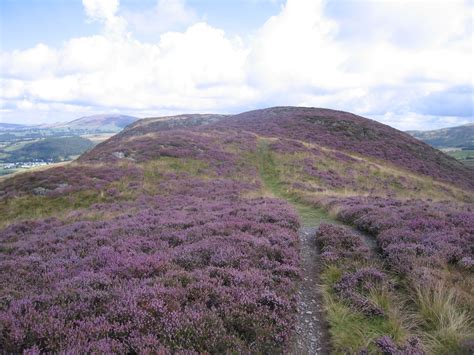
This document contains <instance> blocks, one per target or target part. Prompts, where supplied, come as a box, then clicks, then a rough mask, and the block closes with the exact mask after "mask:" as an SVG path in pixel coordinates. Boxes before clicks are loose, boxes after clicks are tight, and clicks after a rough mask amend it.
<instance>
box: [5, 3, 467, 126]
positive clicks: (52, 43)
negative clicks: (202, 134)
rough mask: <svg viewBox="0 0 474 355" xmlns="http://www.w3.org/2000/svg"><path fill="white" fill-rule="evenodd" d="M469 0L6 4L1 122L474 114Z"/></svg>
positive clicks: (435, 121)
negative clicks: (290, 112) (288, 110)
mask: <svg viewBox="0 0 474 355" xmlns="http://www.w3.org/2000/svg"><path fill="white" fill-rule="evenodd" d="M473 21H474V0H444V1H443V0H426V1H417V0H397V1H393V0H392V1H389V0H82V1H81V0H21V1H19V0H1V1H0V122H10V123H24V124H40V123H53V122H59V121H68V120H72V119H75V118H78V117H81V116H86V115H92V114H99V113H122V114H129V115H134V116H137V117H149V116H161V115H170V114H180V113H193V112H194V113H204V112H206V113H238V112H243V111H249V110H252V109H258V108H264V107H271V106H287V105H291V106H311V107H325V108H332V109H338V110H344V111H350V112H353V113H356V114H359V115H362V116H365V117H369V118H372V119H376V120H378V121H380V122H383V123H386V124H389V125H391V126H393V127H396V128H398V129H403V130H408V129H436V128H441V127H448V126H456V125H460V124H465V123H472V122H474V115H473V107H474V90H473V89H474V69H473V63H474V33H473Z"/></svg>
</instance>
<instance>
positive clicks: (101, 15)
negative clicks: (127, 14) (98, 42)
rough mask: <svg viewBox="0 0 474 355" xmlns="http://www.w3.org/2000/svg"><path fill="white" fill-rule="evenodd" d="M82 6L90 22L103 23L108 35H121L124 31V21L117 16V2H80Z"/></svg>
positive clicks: (103, 0) (104, 0)
mask: <svg viewBox="0 0 474 355" xmlns="http://www.w3.org/2000/svg"><path fill="white" fill-rule="evenodd" d="M82 5H83V6H84V10H85V11H86V15H87V16H88V18H89V19H90V20H91V21H99V22H102V23H104V25H105V30H106V32H107V33H108V34H115V35H117V34H122V33H123V31H124V30H125V27H126V25H127V23H126V21H125V19H124V18H123V17H120V16H117V12H118V10H119V5H120V4H119V0H82Z"/></svg>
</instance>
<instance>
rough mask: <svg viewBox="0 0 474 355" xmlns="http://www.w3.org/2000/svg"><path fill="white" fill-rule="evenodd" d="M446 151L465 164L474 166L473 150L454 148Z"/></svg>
mask: <svg viewBox="0 0 474 355" xmlns="http://www.w3.org/2000/svg"><path fill="white" fill-rule="evenodd" d="M446 153H447V154H448V155H450V156H452V157H453V158H456V159H458V160H460V161H462V162H463V163H464V164H466V165H467V166H470V167H474V150H456V151H451V152H446Z"/></svg>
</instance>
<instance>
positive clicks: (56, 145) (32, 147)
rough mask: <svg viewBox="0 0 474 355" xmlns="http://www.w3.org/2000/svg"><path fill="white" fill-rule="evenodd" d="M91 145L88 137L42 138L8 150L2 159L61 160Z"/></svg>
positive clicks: (26, 160)
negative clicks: (7, 153)
mask: <svg viewBox="0 0 474 355" xmlns="http://www.w3.org/2000/svg"><path fill="white" fill-rule="evenodd" d="M93 146H94V144H93V143H92V141H90V140H89V139H85V138H81V137H76V136H73V137H61V138H54V137H51V138H44V139H41V140H39V141H36V142H33V143H28V144H26V145H24V146H22V147H21V148H19V149H16V150H13V151H11V152H9V155H8V156H7V157H6V158H3V159H2V160H3V161H5V162H30V161H35V160H42V161H53V162H55V161H63V160H69V159H70V158H71V157H73V156H78V155H81V154H82V153H84V152H85V151H86V150H88V149H90V148H92V147H93Z"/></svg>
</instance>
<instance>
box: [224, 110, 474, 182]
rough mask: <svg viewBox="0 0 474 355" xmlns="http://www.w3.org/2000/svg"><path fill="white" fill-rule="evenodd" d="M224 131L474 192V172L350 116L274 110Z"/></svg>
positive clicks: (249, 115) (242, 118)
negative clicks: (334, 153)
mask: <svg viewBox="0 0 474 355" xmlns="http://www.w3.org/2000/svg"><path fill="white" fill-rule="evenodd" d="M220 126H222V127H231V128H235V129H241V130H246V131H252V132H255V133H258V134H260V135H263V136H273V137H282V138H293V139H297V140H300V141H305V142H309V143H314V144H318V145H321V146H326V147H331V148H334V149H338V150H342V151H352V152H356V153H359V154H361V155H365V156H370V157H374V158H377V159H381V160H384V161H387V162H390V163H393V164H396V165H398V166H401V167H403V168H406V169H407V170H410V171H412V172H417V173H420V174H423V175H427V176H432V177H434V178H437V179H441V180H444V181H447V182H451V183H454V184H458V185H459V186H464V187H468V188H471V189H472V188H474V173H473V172H472V170H470V169H468V168H466V167H465V166H463V165H462V164H461V163H460V162H458V161H456V160H455V159H454V158H451V157H449V156H447V155H446V154H444V153H442V152H440V151H438V150H436V149H433V148H432V147H430V146H428V145H427V144H425V143H422V142H420V141H418V140H416V139H414V138H413V137H411V136H410V135H408V134H406V133H404V132H401V131H398V130H396V129H394V128H391V127H389V126H386V125H384V124H381V123H378V122H376V121H373V120H369V119H367V118H363V117H360V116H356V115H354V114H351V113H348V112H342V111H335V110H328V109H319V108H301V107H275V108H269V109H264V110H257V111H250V112H245V113H241V114H239V115H235V116H233V117H232V118H230V119H227V120H225V121H222V122H221V123H220Z"/></svg>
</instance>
